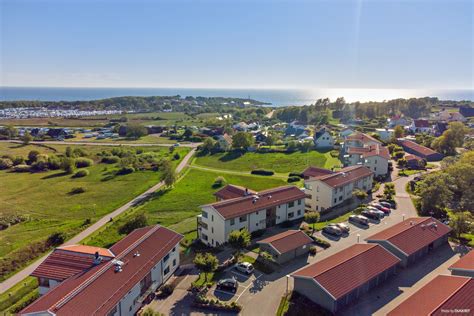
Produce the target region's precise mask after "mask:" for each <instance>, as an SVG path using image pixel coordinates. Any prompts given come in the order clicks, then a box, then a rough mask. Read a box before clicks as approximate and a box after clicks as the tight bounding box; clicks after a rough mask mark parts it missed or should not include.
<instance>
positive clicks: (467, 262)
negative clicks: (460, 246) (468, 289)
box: [449, 250, 474, 293]
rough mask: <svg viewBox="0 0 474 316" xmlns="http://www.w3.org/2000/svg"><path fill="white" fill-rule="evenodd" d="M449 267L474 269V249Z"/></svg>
mask: <svg viewBox="0 0 474 316" xmlns="http://www.w3.org/2000/svg"><path fill="white" fill-rule="evenodd" d="M449 269H450V270H452V269H461V270H470V271H474V250H471V251H469V252H468V253H467V254H465V255H464V256H463V257H461V259H459V260H458V261H456V262H455V263H454V264H453V265H451V266H450V267H449ZM473 293H474V292H473Z"/></svg>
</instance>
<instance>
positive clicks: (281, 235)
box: [268, 229, 300, 243]
mask: <svg viewBox="0 0 474 316" xmlns="http://www.w3.org/2000/svg"><path fill="white" fill-rule="evenodd" d="M286 232H291V234H287V235H285V234H283V233H280V234H278V235H280V236H278V238H276V239H274V240H272V241H270V243H272V242H274V241H277V240H280V239H282V238H285V237H288V236H290V235H293V234H296V233H297V232H300V230H296V229H289V230H287V231H286ZM268 238H271V237H268Z"/></svg>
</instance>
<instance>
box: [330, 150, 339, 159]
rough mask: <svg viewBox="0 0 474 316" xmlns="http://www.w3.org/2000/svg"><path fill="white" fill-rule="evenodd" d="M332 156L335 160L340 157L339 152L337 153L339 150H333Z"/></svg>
mask: <svg viewBox="0 0 474 316" xmlns="http://www.w3.org/2000/svg"><path fill="white" fill-rule="evenodd" d="M330 155H331V157H333V158H337V157H339V151H337V150H331V152H330Z"/></svg>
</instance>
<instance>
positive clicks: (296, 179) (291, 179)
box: [286, 177, 301, 183]
mask: <svg viewBox="0 0 474 316" xmlns="http://www.w3.org/2000/svg"><path fill="white" fill-rule="evenodd" d="M300 180H301V178H300V177H288V180H286V181H287V182H288V183H293V182H298V181H300Z"/></svg>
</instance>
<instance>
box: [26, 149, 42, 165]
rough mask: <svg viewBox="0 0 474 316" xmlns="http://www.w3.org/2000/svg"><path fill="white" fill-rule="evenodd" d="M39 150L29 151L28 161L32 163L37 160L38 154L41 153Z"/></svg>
mask: <svg viewBox="0 0 474 316" xmlns="http://www.w3.org/2000/svg"><path fill="white" fill-rule="evenodd" d="M39 154H40V153H39V151H37V150H31V151H30V152H29V153H28V163H29V164H32V163H34V162H36V159H37V158H38V155H39Z"/></svg>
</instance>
